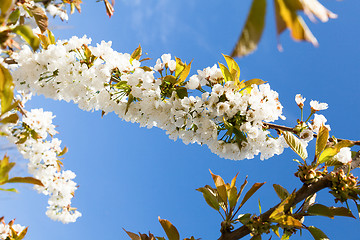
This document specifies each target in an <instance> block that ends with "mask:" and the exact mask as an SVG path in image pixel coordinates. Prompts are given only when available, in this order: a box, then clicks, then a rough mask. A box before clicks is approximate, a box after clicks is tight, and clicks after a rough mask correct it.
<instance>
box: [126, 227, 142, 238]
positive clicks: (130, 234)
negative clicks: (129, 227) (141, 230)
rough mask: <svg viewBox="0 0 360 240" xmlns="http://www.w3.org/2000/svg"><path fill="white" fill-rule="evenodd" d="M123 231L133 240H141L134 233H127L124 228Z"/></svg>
mask: <svg viewBox="0 0 360 240" xmlns="http://www.w3.org/2000/svg"><path fill="white" fill-rule="evenodd" d="M123 230H124V231H125V232H126V234H127V235H128V236H129V237H130V238H131V240H140V237H139V235H137V234H135V233H133V232H129V231H126V230H125V229H124V228H123Z"/></svg>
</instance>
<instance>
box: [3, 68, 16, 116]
mask: <svg viewBox="0 0 360 240" xmlns="http://www.w3.org/2000/svg"><path fill="white" fill-rule="evenodd" d="M13 98H14V83H13V79H12V76H11V74H10V72H9V70H8V69H6V68H5V67H4V66H3V65H1V64H0V100H1V113H5V112H7V111H8V110H10V108H11V103H12V101H13Z"/></svg>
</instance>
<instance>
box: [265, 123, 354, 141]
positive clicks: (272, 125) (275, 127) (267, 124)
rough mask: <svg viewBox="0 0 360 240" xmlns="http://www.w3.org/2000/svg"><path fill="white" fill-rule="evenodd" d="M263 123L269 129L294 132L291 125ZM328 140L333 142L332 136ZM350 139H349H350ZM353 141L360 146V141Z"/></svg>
mask: <svg viewBox="0 0 360 240" xmlns="http://www.w3.org/2000/svg"><path fill="white" fill-rule="evenodd" d="M263 125H264V126H265V127H268V128H271V129H275V130H282V131H289V132H292V133H296V132H295V131H294V129H293V128H291V127H286V126H281V125H277V124H273V123H263ZM316 137H317V134H314V138H316ZM336 140H338V141H339V142H340V141H344V140H347V139H342V138H337V139H336ZM328 141H329V142H334V139H332V138H329V140H328ZM350 141H351V140H350ZM352 142H353V143H354V145H358V146H360V141H352Z"/></svg>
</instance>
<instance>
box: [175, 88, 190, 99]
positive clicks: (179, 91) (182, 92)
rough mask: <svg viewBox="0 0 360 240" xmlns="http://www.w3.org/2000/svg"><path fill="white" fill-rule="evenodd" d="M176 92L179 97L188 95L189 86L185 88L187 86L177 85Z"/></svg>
mask: <svg viewBox="0 0 360 240" xmlns="http://www.w3.org/2000/svg"><path fill="white" fill-rule="evenodd" d="M176 93H177V95H178V96H179V98H181V99H183V98H184V97H187V96H188V92H187V88H185V87H177V88H176Z"/></svg>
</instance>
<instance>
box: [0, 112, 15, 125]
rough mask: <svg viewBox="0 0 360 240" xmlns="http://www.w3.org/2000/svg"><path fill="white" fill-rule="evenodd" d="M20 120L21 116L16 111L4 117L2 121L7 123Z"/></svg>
mask: <svg viewBox="0 0 360 240" xmlns="http://www.w3.org/2000/svg"><path fill="white" fill-rule="evenodd" d="M18 120H19V116H18V115H17V114H16V113H13V114H11V115H10V116H8V117H6V118H4V119H2V120H1V121H0V123H2V124H7V123H17V121H18Z"/></svg>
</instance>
